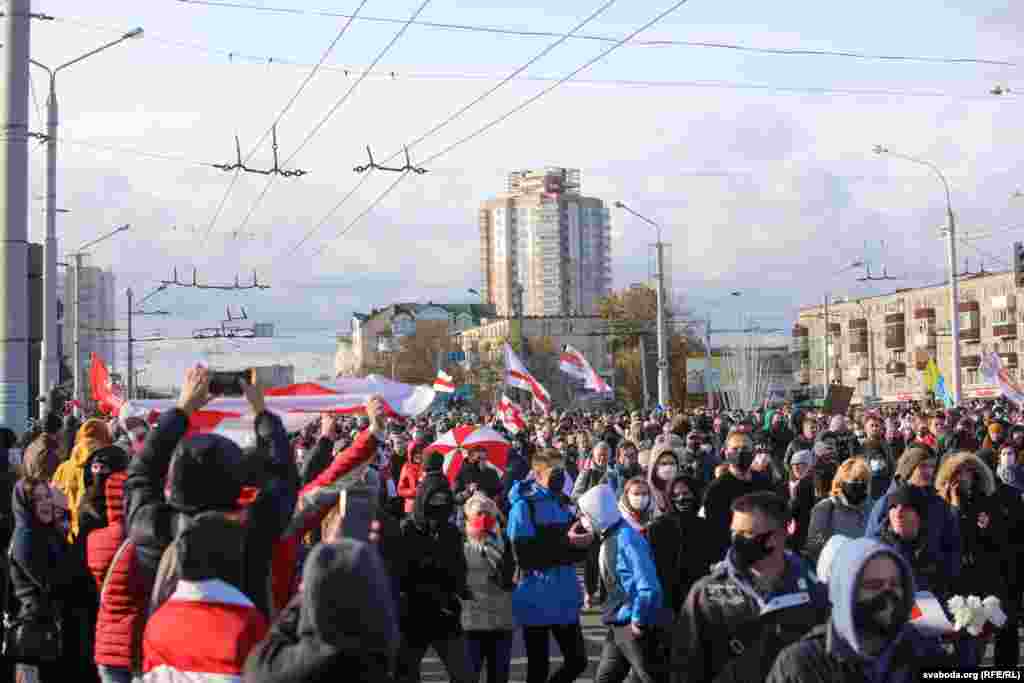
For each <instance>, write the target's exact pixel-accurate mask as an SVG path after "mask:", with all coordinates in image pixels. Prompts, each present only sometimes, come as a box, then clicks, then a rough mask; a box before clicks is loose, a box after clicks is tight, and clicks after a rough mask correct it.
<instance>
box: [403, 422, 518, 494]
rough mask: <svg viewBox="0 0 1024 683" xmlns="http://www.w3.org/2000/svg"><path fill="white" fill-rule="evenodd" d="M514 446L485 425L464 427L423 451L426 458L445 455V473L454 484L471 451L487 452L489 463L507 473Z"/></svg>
mask: <svg viewBox="0 0 1024 683" xmlns="http://www.w3.org/2000/svg"><path fill="white" fill-rule="evenodd" d="M511 447H512V444H510V443H509V442H508V440H507V439H506V438H505V437H504V436H502V435H501V433H500V432H498V431H496V430H494V429H491V428H490V427H485V426H483V425H464V426H462V427H456V428H455V429H453V430H451V431H449V432H446V433H444V434H442V435H441V438H439V439H438V440H437V441H435V442H434V443H432V444H430V445H429V446H427V448H426V449H425V450H424V451H423V455H424V457H425V456H427V455H429V454H431V453H441V454H443V455H444V473H445V476H447V477H448V481H451V482H454V481H455V477H457V476H458V475H459V470H460V469H462V461H463V459H464V458H465V456H466V453H467V452H468V451H469V450H471V449H477V448H482V449H483V450H485V451H486V452H487V462H489V463H490V464H492V465H494V466H495V467H497V468H498V469H499V470H500V471H501V472H504V471H505V466H506V465H507V464H508V451H509V449H510V448H511Z"/></svg>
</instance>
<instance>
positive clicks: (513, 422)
mask: <svg viewBox="0 0 1024 683" xmlns="http://www.w3.org/2000/svg"><path fill="white" fill-rule="evenodd" d="M498 417H500V418H501V423H502V424H503V425H505V429H507V430H508V431H510V432H512V433H513V434H518V433H519V432H521V431H523V430H525V429H526V418H525V417H523V411H522V410H520V408H519V406H517V405H516V404H515V403H514V402H513V401H512V399H510V398H509V397H508V396H505V395H504V394H502V396H501V403H499V404H498Z"/></svg>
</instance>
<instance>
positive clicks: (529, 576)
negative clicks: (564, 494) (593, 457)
mask: <svg viewBox="0 0 1024 683" xmlns="http://www.w3.org/2000/svg"><path fill="white" fill-rule="evenodd" d="M583 477H584V473H582V472H581V473H580V478H581V479H582V478H583ZM509 504H510V506H511V508H510V510H509V515H508V537H509V540H511V541H512V548H513V550H514V551H515V555H516V562H517V564H518V565H519V570H520V578H519V584H518V585H517V586H516V590H515V593H513V594H512V612H513V614H514V615H515V618H516V622H517V623H518V624H519V625H520V626H552V625H567V624H576V623H579V620H580V609H582V607H583V594H582V592H581V591H580V585H579V582H578V581H577V578H576V566H575V565H576V564H577V563H579V562H582V561H583V559H584V558H585V557H586V555H587V548H581V549H577V548H574V547H572V545H571V544H570V543H569V540H568V537H567V534H568V531H569V527H570V526H571V525H572V523H573V521H574V520H573V515H572V513H571V511H570V510H569V508H568V507H567V506H565V505H563V504H562V502H561V500H560V499H559V498H556V497H555V496H554V495H552V493H551V492H550V491H548V490H547V489H546V488H544V487H543V486H541V485H540V484H538V483H536V482H535V481H532V480H523V481H518V482H516V483H515V484H513V485H512V490H511V491H509Z"/></svg>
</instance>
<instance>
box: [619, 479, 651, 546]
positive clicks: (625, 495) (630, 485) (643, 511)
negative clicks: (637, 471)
mask: <svg viewBox="0 0 1024 683" xmlns="http://www.w3.org/2000/svg"><path fill="white" fill-rule="evenodd" d="M653 511H654V498H653V496H652V495H651V485H650V483H648V481H647V480H646V479H644V478H643V477H633V478H632V479H630V480H629V481H627V482H626V483H625V485H624V486H623V487H622V496H621V497H620V498H619V512H621V513H622V519H623V520H624V521H625V522H626V523H627V524H629V525H630V526H631V527H633V528H634V529H635V530H636V531H638V532H640V533H641V534H643V533H646V531H647V525H648V524H650V523H651V520H652V519H654V514H653Z"/></svg>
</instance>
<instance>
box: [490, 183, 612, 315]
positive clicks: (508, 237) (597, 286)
mask: <svg viewBox="0 0 1024 683" xmlns="http://www.w3.org/2000/svg"><path fill="white" fill-rule="evenodd" d="M479 220H480V270H481V273H482V276H483V283H482V289H481V294H482V295H483V299H484V301H486V302H487V303H489V304H491V305H493V306H495V308H496V309H497V312H498V314H499V315H512V314H513V313H514V312H515V311H516V310H517V309H516V306H517V302H518V292H519V289H520V288H521V290H522V297H523V305H524V313H525V314H526V315H531V316H551V315H562V316H566V315H590V314H593V313H595V312H596V307H597V302H598V300H599V299H601V298H602V297H605V296H607V295H608V294H609V293H610V292H611V284H612V279H611V224H610V219H609V213H608V209H607V208H605V205H604V202H603V201H601V200H600V199H596V198H593V197H585V196H583V195H582V194H581V193H580V172H579V170H578V169H567V168H560V167H547V168H542V169H533V170H524V171H517V172H514V173H510V174H509V176H508V184H507V187H506V192H504V193H503V194H501V195H499V196H498V197H496V198H494V199H489V200H487V201H485V202H483V204H482V205H481V207H480V212H479Z"/></svg>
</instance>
